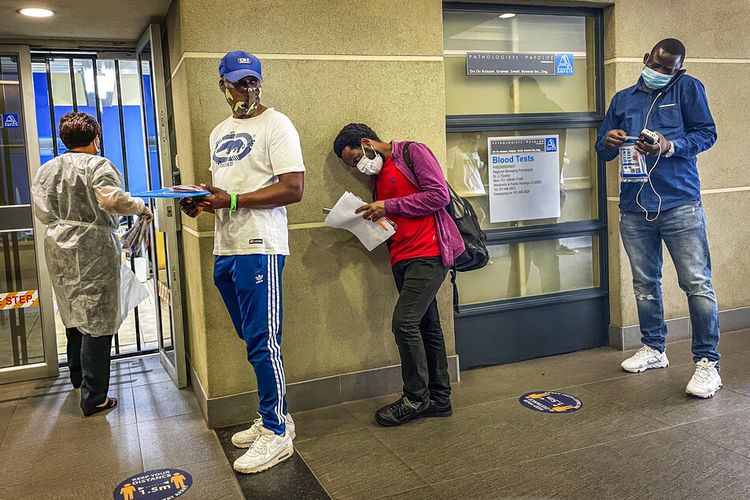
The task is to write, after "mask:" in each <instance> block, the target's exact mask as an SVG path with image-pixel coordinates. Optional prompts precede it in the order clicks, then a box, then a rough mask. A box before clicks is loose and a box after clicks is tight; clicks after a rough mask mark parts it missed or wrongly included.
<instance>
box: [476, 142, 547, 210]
mask: <svg viewBox="0 0 750 500" xmlns="http://www.w3.org/2000/svg"><path fill="white" fill-rule="evenodd" d="M558 142H559V137H558V136H557V135H533V136H515V137H489V138H488V139H487V150H488V152H489V164H490V165H489V166H490V172H489V181H490V222H493V223H494V222H511V221H522V220H531V219H547V218H557V217H560V153H559V150H558Z"/></svg>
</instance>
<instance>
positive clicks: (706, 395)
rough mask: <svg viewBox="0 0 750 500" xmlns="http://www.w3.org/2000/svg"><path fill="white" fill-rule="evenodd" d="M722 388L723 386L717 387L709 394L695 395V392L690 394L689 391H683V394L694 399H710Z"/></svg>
mask: <svg viewBox="0 0 750 500" xmlns="http://www.w3.org/2000/svg"><path fill="white" fill-rule="evenodd" d="M722 387H724V386H723V385H720V386H719V387H717V388H716V389H715V390H714V391H711V392H709V393H708V394H698V393H696V392H690V391H688V390H685V394H687V395H688V396H694V397H696V398H701V399H710V398H712V397H714V395H715V394H716V392H717V391H718V390H719V389H721V388H722Z"/></svg>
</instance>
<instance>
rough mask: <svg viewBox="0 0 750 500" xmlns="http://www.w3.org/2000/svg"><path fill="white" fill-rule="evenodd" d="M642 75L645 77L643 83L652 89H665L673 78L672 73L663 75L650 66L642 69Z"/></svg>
mask: <svg viewBox="0 0 750 500" xmlns="http://www.w3.org/2000/svg"><path fill="white" fill-rule="evenodd" d="M641 77H642V78H643V83H645V84H646V86H647V87H648V88H650V89H651V90H659V89H663V88H664V87H666V86H667V84H668V83H669V81H670V80H671V79H672V75H663V74H661V73H659V72H658V71H654V70H653V69H651V68H649V67H648V66H646V67H645V68H643V71H641Z"/></svg>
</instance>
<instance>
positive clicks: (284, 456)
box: [232, 444, 294, 474]
mask: <svg viewBox="0 0 750 500" xmlns="http://www.w3.org/2000/svg"><path fill="white" fill-rule="evenodd" d="M292 455H294V445H291V444H290V445H289V448H287V449H286V450H284V451H282V452H281V453H279V454H278V455H277V456H276V457H275V458H273V459H272V460H270V461H269V462H266V463H264V464H263V465H261V466H260V467H256V468H254V469H238V468H237V467H235V466H234V464H232V468H233V469H234V470H235V471H237V472H239V473H240V474H257V473H258V472H263V471H267V470H268V469H270V468H271V467H273V466H274V465H278V464H280V463H281V462H283V461H284V460H288V459H290V458H291V457H292Z"/></svg>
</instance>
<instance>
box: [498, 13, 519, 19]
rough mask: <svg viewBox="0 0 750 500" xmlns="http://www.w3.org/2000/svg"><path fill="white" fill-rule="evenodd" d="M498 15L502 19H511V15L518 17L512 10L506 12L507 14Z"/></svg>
mask: <svg viewBox="0 0 750 500" xmlns="http://www.w3.org/2000/svg"><path fill="white" fill-rule="evenodd" d="M497 17H499V18H500V19H510V18H511V17H516V15H515V14H514V13H512V12H506V13H505V14H500V15H499V16H497Z"/></svg>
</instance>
